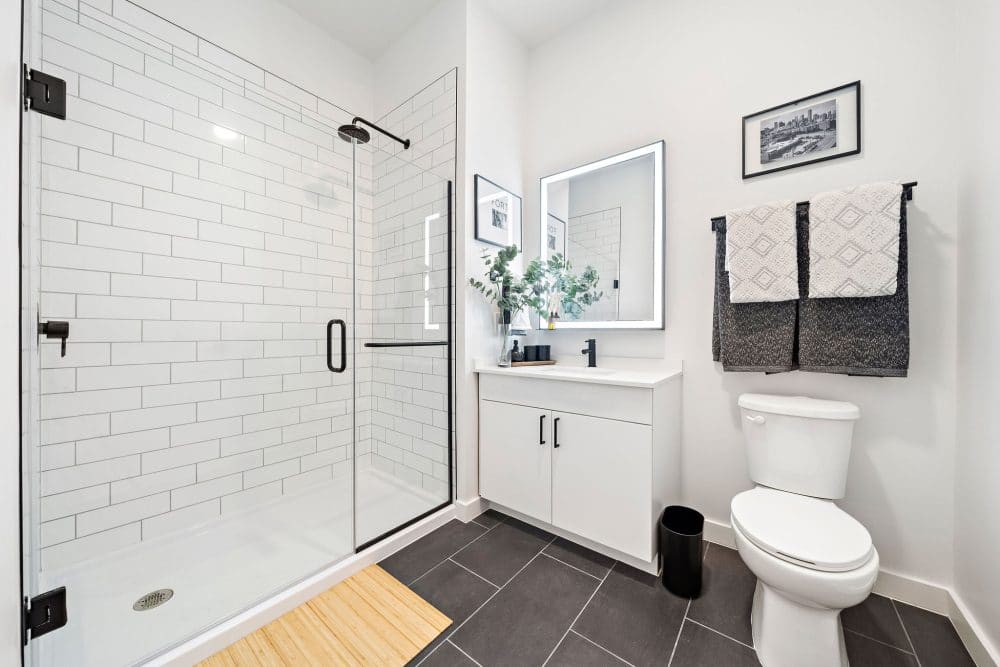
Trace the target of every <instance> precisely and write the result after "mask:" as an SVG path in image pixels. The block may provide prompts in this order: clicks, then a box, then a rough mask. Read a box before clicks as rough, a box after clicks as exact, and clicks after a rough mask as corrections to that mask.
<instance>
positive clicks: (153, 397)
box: [142, 381, 219, 408]
mask: <svg viewBox="0 0 1000 667" xmlns="http://www.w3.org/2000/svg"><path fill="white" fill-rule="evenodd" d="M217 398H219V383H218V381H206V382H177V383H174V384H161V385H156V386H152V387H143V388H142V407H144V408H153V407H158V406H161V405H178V404H180V403H191V402H194V401H210V400H214V399H217Z"/></svg>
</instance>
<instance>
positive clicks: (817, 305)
mask: <svg viewBox="0 0 1000 667" xmlns="http://www.w3.org/2000/svg"><path fill="white" fill-rule="evenodd" d="M802 208H804V207H802ZM802 215H807V214H804V213H803V212H802V210H801V209H800V219H799V225H798V227H799V248H800V249H801V248H808V247H809V224H808V221H807V220H803V219H801V216H802ZM803 255H805V256H803ZM907 260H908V253H907V234H906V193H905V192H904V193H903V195H902V196H900V213H899V272H898V274H897V278H896V293H895V294H893V295H891V296H874V297H866V298H846V299H810V298H808V297H806V296H804V295H806V294H809V289H808V288H809V257H808V255H807V254H805V253H802V252H800V253H799V291H800V293H801V294H802V295H803V297H802V299H801V300H800V301H799V336H798V348H799V349H798V362H799V369H800V370H803V371H812V372H816V373H841V374H847V375H872V376H879V377H906V371H907V368H908V366H909V361H910V313H909V290H908V287H907V275H908V273H907Z"/></svg>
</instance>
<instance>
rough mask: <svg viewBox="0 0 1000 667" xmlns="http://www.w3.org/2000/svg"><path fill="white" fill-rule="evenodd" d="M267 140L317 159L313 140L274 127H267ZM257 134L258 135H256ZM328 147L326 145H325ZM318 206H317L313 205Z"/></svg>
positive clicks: (285, 148) (290, 150) (259, 137)
mask: <svg viewBox="0 0 1000 667" xmlns="http://www.w3.org/2000/svg"><path fill="white" fill-rule="evenodd" d="M265 130H266V141H267V143H269V144H271V145H272V146H277V147H278V148H282V149H284V150H286V151H288V152H290V153H296V154H298V155H301V156H303V157H307V158H309V159H310V160H315V159H316V158H317V156H318V153H317V150H316V144H315V143H313V142H311V141H306V140H304V139H300V138H298V137H296V136H293V135H291V134H288V133H287V132H282V131H281V130H276V129H274V128H272V127H268V128H265ZM255 136H256V135H255ZM256 138H257V139H265V137H264V136H256ZM324 148H326V146H324ZM313 208H316V207H313Z"/></svg>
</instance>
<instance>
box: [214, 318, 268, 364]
mask: <svg viewBox="0 0 1000 667" xmlns="http://www.w3.org/2000/svg"><path fill="white" fill-rule="evenodd" d="M281 336H282V329H281V324H280V323H278V322H223V323H222V340H244V341H262V340H270V339H280V338H281ZM254 356H256V357H259V356H260V355H259V354H257V355H254Z"/></svg>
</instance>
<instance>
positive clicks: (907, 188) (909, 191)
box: [711, 181, 917, 232]
mask: <svg viewBox="0 0 1000 667" xmlns="http://www.w3.org/2000/svg"><path fill="white" fill-rule="evenodd" d="M915 187H917V182H916V181H910V182H909V183H903V194H904V195H905V196H906V201H913V188H915ZM795 206H796V207H799V206H809V202H807V201H800V202H798V203H797V204H796V205H795ZM725 221H726V216H724V215H719V216H716V217H714V218H712V220H711V223H712V231H713V232H714V231H717V230H718V227H716V225H718V224H719V223H724V222H725Z"/></svg>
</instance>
